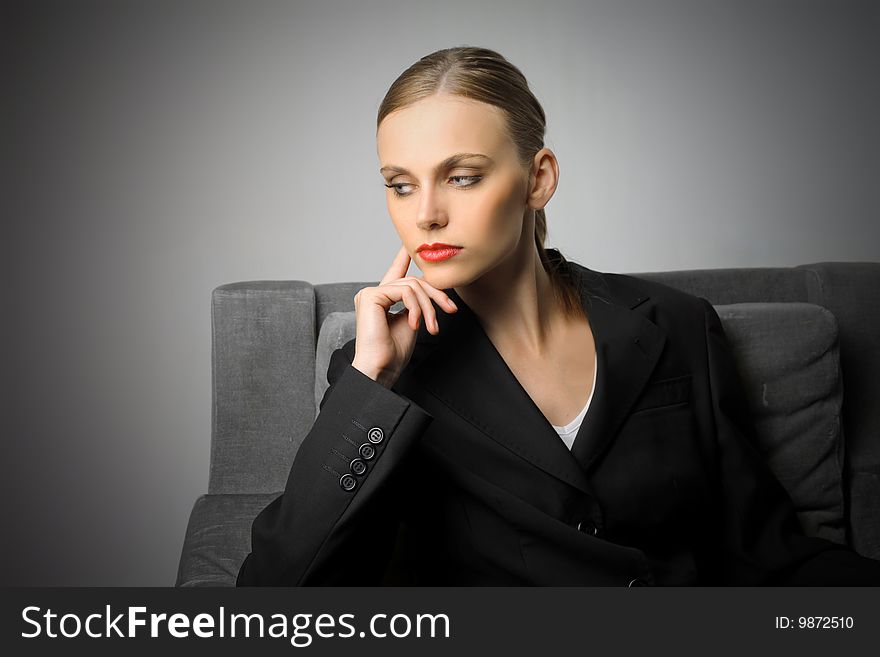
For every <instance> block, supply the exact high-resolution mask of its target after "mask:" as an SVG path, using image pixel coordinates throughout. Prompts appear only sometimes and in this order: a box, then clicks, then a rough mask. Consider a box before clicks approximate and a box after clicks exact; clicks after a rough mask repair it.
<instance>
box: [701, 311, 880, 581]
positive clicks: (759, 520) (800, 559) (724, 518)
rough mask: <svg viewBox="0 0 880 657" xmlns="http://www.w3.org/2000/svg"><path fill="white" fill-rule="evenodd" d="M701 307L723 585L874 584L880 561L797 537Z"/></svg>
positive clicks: (727, 352)
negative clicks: (713, 432)
mask: <svg viewBox="0 0 880 657" xmlns="http://www.w3.org/2000/svg"><path fill="white" fill-rule="evenodd" d="M701 301H702V302H703V304H704V312H705V328H706V341H707V352H708V366H709V384H710V388H711V399H712V413H713V416H714V421H715V428H716V436H717V441H718V450H719V452H718V453H719V467H720V472H719V477H720V481H719V484H720V500H721V518H720V524H719V531H720V554H719V555H718V557H719V565H720V573H719V576H720V579H721V581H722V583H723V584H728V585H737V586H754V585H771V586H772V585H783V586H832V585H833V586H856V585H869V586H876V585H878V584H880V561H876V560H874V559H868V558H867V557H863V556H861V555H859V554H857V553H856V552H854V551H853V550H851V549H850V548H848V547H845V546H842V545H840V544H838V543H834V542H832V541H829V540H826V539H822V538H819V537H814V536H806V535H805V534H804V533H803V529H802V528H801V526H800V522H799V521H798V519H797V515H796V513H795V508H794V503H793V502H792V500H791V497H790V495H789V494H788V492H787V491H786V490H785V488H784V487H783V485H782V483H781V482H780V481H779V480H778V479H777V478H776V476H775V475H774V474H773V472H772V470H771V469H770V467H769V466H768V465H767V463H766V461H765V460H764V458H763V456H762V454H761V453H760V451H759V449H758V448H757V444H758V443H757V439H756V434H755V426H754V420H753V418H752V415H751V411H750V409H749V406H748V402H747V399H746V396H745V393H744V389H743V386H742V383H741V379H740V378H739V373H738V370H737V368H736V362H735V360H734V357H733V353H732V351H731V349H730V345H729V343H728V340H727V337H726V335H725V333H724V329H723V327H722V325H721V320H720V319H719V317H718V314H717V312H716V311H715V309H714V307H713V306H712V304H711V303H709V302H708V301H707V300H705V299H701Z"/></svg>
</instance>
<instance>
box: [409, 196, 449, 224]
mask: <svg viewBox="0 0 880 657" xmlns="http://www.w3.org/2000/svg"><path fill="white" fill-rule="evenodd" d="M426 189H427V187H426ZM447 221H448V219H447V217H446V210H445V208H443V207H442V204H441V203H440V198H439V194H438V193H437V191H436V190H433V189H429V190H428V191H426V192H424V193H423V194H422V196H421V198H420V199H419V209H418V216H417V217H416V225H417V226H418V227H419V229H420V230H430V229H431V228H434V227H437V226H441V227H442V226H445V225H446V223H447Z"/></svg>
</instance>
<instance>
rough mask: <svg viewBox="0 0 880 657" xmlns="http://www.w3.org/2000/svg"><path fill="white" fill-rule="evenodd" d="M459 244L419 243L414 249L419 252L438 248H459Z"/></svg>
mask: <svg viewBox="0 0 880 657" xmlns="http://www.w3.org/2000/svg"><path fill="white" fill-rule="evenodd" d="M460 248H461V247H460V246H456V245H455V244H444V243H443V242H434V243H433V244H421V245H419V248H417V249H416V252H417V253H421V252H422V251H425V250H428V251H437V250H439V249H460Z"/></svg>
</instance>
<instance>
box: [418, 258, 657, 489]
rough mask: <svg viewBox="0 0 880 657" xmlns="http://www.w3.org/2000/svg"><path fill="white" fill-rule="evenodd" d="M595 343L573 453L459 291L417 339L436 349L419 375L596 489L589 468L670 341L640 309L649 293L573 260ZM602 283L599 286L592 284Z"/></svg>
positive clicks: (552, 468) (574, 480) (570, 478)
mask: <svg viewBox="0 0 880 657" xmlns="http://www.w3.org/2000/svg"><path fill="white" fill-rule="evenodd" d="M570 265H571V267H572V274H573V275H574V276H575V277H576V279H577V282H578V285H579V289H580V294H581V303H582V304H583V305H584V308H585V309H586V311H587V316H588V318H589V321H590V326H591V328H592V331H593V338H594V341H595V344H596V355H597V361H598V369H597V372H596V391H595V392H594V394H593V400H592V401H591V403H590V408H589V410H588V412H587V415H586V417H585V418H584V422H583V424H582V425H581V427H580V429H579V431H578V433H577V436H576V438H575V442H574V445H573V448H572V450H571V451H569V450H568V448H567V447H566V446H565V444H564V443H563V442H562V440H560V438H559V435H558V434H557V433H556V431H555V430H554V429H553V427H552V425H551V424H550V422H549V421H548V420H547V418H546V417H545V416H544V414H543V413H542V412H541V409H540V408H538V406H537V405H536V404H535V402H534V401H533V400H532V398H531V397H529V395H528V393H527V392H526V390H525V389H524V388H523V387H522V385H521V384H520V382H519V380H518V379H517V378H516V376H515V375H514V374H513V372H512V371H511V370H510V368H509V367H508V365H507V363H506V362H505V361H504V359H503V358H502V356H501V354H500V353H499V352H498V351H497V349H496V348H495V346H494V345H493V344H492V341H491V340H490V339H489V337H488V336H487V335H486V333H485V331H483V329H482V326H481V324H480V322H479V318H478V317H477V315H476V314H475V313H474V312H473V310H471V308H470V307H468V305H467V304H466V303H465V302H464V300H462V299H461V297H460V296H459V295H458V294H457V293H456V292H455V289H454V288H449V289H446V290H444V292H446V294H448V295H449V296H450V297H451V298H452V299H453V301H454V302H455V304H456V305H457V306H458V308H459V311H458V312H457V313H455V314H454V315H448V314H446V313H444V312H439V313H437V321H438V323H439V325H440V333H439V335H437V336H433V335H431V334H429V333H427V331H424V329H423V330H421V331H420V336H419V342H420V343H422V344H424V343H429V344H435V345H436V347H437V348H435V349H432V350H431V351H430V353H428V354H427V355H426V357H425V358H424V359H423V360H422V362H421V363H420V364H419V366H417V367H416V369H415V376H416V377H418V378H419V380H420V381H421V384H422V385H423V386H424V388H425V389H427V390H428V391H429V392H431V393H432V394H433V395H434V396H436V397H437V398H439V399H440V400H441V401H443V402H444V404H446V405H447V406H448V407H449V408H450V409H451V410H452V411H453V412H455V413H456V414H458V415H459V416H461V417H462V418H463V419H465V420H467V421H468V422H470V423H471V424H472V425H474V426H475V427H477V428H478V429H480V430H481V431H482V432H483V433H485V434H486V435H488V436H489V437H490V438H491V439H493V440H495V441H496V442H498V443H500V444H501V445H503V446H504V447H506V448H507V449H509V450H510V451H511V452H513V453H514V454H516V455H517V456H519V457H520V458H523V459H525V460H526V461H528V462H529V463H531V464H533V465H535V466H536V467H538V468H541V469H542V470H544V471H545V472H547V473H548V474H550V475H552V476H554V477H556V478H558V479H561V480H562V481H565V482H567V483H568V484H570V485H572V486H574V487H576V488H578V489H580V490H582V491H584V492H586V493H591V487H590V484H589V480H588V477H587V475H588V471H589V469H590V467H591V466H592V465H594V464H595V463H596V461H597V459H598V457H599V456H600V455H601V453H602V452H603V451H604V449H605V448H606V447H607V446H608V444H609V443H610V441H611V438H612V437H613V436H614V434H615V433H616V431H617V429H618V428H619V426H620V424H621V422H622V421H623V419H624V418H625V416H626V414H627V412H628V411H629V409H630V408H631V407H632V404H633V403H634V402H635V401H636V399H637V397H638V396H639V393H640V392H641V391H642V389H643V388H644V387H645V385H646V383H647V381H648V379H649V377H650V375H651V372H652V371H653V370H654V367H655V366H656V364H657V362H658V360H659V357H660V352H661V351H662V349H663V345H664V344H665V341H666V337H665V334H664V332H663V331H662V330H661V329H660V328H659V327H658V326H656V325H655V324H654V323H653V322H651V321H649V320H648V319H647V318H646V317H645V316H644V314H643V311H640V310H637V308H638V307H640V306H641V308H642V309H644V308H645V307H646V306H645V305H643V304H644V302H645V301H646V300H647V298H648V297H646V296H644V295H642V296H639V295H638V294H637V293H635V292H633V291H630V290H627V289H624V288H623V287H621V286H617V287H616V288H615V287H609V280H608V277H607V276H605V275H603V274H601V273H599V272H594V271H592V270H589V269H587V268H586V267H582V266H581V265H578V264H576V263H570ZM597 281H598V283H599V285H598V286H597V285H595V283H596V282H597Z"/></svg>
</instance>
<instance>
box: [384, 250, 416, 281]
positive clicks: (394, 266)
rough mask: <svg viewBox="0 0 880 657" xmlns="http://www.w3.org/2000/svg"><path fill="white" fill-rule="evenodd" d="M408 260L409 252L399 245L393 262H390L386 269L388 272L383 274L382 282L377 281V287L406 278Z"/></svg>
mask: <svg viewBox="0 0 880 657" xmlns="http://www.w3.org/2000/svg"><path fill="white" fill-rule="evenodd" d="M409 260H410V258H409V252H407V250H406V247H405V246H404V245H403V244H401V245H400V249H399V250H398V251H397V255H396V256H394V260H393V261H392V262H391V266H390V267H389V268H388V271H386V272H385V275H384V276H383V277H382V280H381V281H379V285H384V284H385V283H388V282H389V281H394V280H397V279H398V278H403V277H404V276H406V270H407V269H409Z"/></svg>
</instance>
